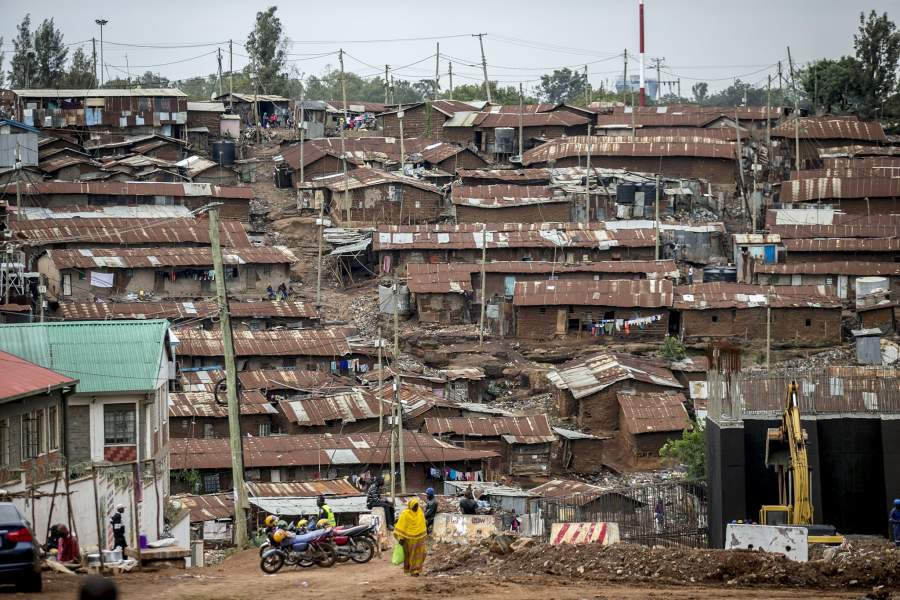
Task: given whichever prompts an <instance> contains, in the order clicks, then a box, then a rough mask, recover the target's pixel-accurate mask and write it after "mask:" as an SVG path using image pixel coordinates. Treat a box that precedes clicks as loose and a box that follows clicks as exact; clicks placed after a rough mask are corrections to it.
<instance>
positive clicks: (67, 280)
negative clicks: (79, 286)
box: [62, 273, 72, 296]
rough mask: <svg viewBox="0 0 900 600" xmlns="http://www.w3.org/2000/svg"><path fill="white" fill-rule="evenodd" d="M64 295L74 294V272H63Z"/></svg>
mask: <svg viewBox="0 0 900 600" xmlns="http://www.w3.org/2000/svg"><path fill="white" fill-rule="evenodd" d="M62 295H63V296H71V295H72V274H71V273H63V276H62Z"/></svg>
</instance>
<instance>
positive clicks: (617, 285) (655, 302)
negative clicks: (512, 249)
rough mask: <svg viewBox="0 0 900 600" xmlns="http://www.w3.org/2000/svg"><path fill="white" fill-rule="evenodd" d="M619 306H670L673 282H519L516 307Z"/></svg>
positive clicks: (646, 280)
mask: <svg viewBox="0 0 900 600" xmlns="http://www.w3.org/2000/svg"><path fill="white" fill-rule="evenodd" d="M570 304H571V305H579V306H619V307H625V308H629V307H642V308H662V307H668V306H671V305H672V282H671V281H669V280H666V279H601V280H599V281H593V280H580V279H554V280H551V281H521V282H518V283H516V288H515V292H514V293H513V305H515V306H559V305H570Z"/></svg>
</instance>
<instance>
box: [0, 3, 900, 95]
mask: <svg viewBox="0 0 900 600" xmlns="http://www.w3.org/2000/svg"><path fill="white" fill-rule="evenodd" d="M271 4H272V2H255V1H251V0H242V1H234V0H215V1H213V0H190V1H187V2H186V1H179V2H171V1H168V0H157V1H156V2H152V3H149V4H148V3H138V2H132V1H129V0H125V1H119V2H98V3H84V2H72V1H71V0H66V1H57V0H53V1H40V0H35V1H32V2H24V1H19V0H0V7H2V14H3V19H2V23H0V35H2V36H4V38H5V39H4V45H3V49H4V50H5V51H6V63H5V66H6V68H8V66H9V60H10V58H11V56H12V39H13V38H14V37H15V27H16V24H17V23H18V22H19V21H20V20H21V18H22V17H23V16H24V14H25V13H26V12H30V13H31V17H32V22H33V23H34V24H36V23H38V22H40V21H41V20H42V19H44V18H48V17H54V18H55V20H56V24H57V26H58V27H59V28H60V29H61V30H62V32H63V34H64V36H65V42H66V43H68V44H75V43H76V42H81V41H82V40H87V42H86V43H85V44H84V48H85V51H86V52H87V53H88V54H90V46H91V43H90V38H91V37H97V38H99V27H98V26H97V25H96V24H95V23H94V19H98V18H105V19H107V20H108V21H109V24H108V25H107V26H106V27H105V28H104V39H105V41H106V42H107V43H106V44H105V46H104V55H105V61H106V63H107V65H108V67H107V70H108V72H109V74H110V76H111V77H116V76H124V75H125V71H126V63H127V64H128V65H129V66H130V71H131V74H132V75H135V74H137V73H143V72H144V71H147V70H152V71H154V72H161V73H162V74H163V75H164V76H167V77H169V78H172V79H178V78H186V77H190V76H194V75H206V74H208V73H213V72H215V71H216V57H215V52H216V48H217V47H219V46H221V47H222V49H223V51H224V55H223V56H224V61H223V69H225V70H227V69H228V55H227V49H228V45H227V40H228V39H233V40H234V42H235V46H234V64H235V69H238V68H240V67H242V66H244V65H245V64H246V63H247V59H246V51H245V50H244V48H243V47H242V46H239V45H238V44H243V43H244V42H245V41H246V39H247V33H248V32H249V30H250V29H251V27H252V24H253V21H254V16H255V13H256V11H258V10H261V9H264V8H265V7H267V6H269V5H271ZM278 6H279V9H278V13H277V14H278V15H279V16H280V17H281V20H282V23H283V25H284V29H285V33H286V35H287V36H288V37H289V38H290V39H291V40H292V42H293V44H292V45H291V47H290V52H291V53H292V56H290V60H291V61H296V62H293V63H292V64H294V65H296V67H297V68H298V69H300V70H301V71H302V72H303V73H306V74H318V73H321V72H323V71H324V70H325V68H326V66H327V65H332V66H334V67H337V56H336V55H329V56H318V57H316V56H314V55H316V54H323V53H328V52H336V51H337V50H338V48H341V47H343V49H344V50H345V52H346V53H347V55H348V56H347V57H346V63H345V65H346V68H347V69H348V70H350V71H353V72H356V73H358V74H360V75H364V76H369V75H371V76H374V75H375V74H376V73H377V72H383V69H384V65H385V64H386V63H388V64H391V65H392V66H395V67H401V66H403V65H409V64H410V63H414V62H416V61H419V60H422V62H420V63H418V64H415V65H412V66H407V67H405V68H401V69H398V70H397V72H396V73H394V76H397V77H401V78H404V79H411V80H418V79H425V78H429V79H430V78H433V77H434V69H435V60H434V57H433V55H434V54H435V43H436V42H440V50H441V54H442V60H441V64H440V70H441V85H442V88H446V86H447V83H448V80H447V76H446V74H447V61H448V60H452V61H453V63H454V64H453V73H454V85H460V84H462V83H467V82H471V81H475V80H480V79H481V70H480V66H479V65H477V63H478V62H479V61H480V55H479V48H478V40H477V38H473V37H471V35H470V34H472V33H479V32H483V33H486V34H487V35H485V37H484V46H485V53H486V55H487V61H488V71H489V76H490V77H491V79H497V80H499V81H500V82H501V84H509V85H518V82H519V81H523V82H524V85H525V87H526V89H528V88H530V87H533V86H535V85H536V81H535V80H537V79H538V78H539V77H540V75H541V74H542V73H546V72H548V71H552V69H553V68H558V67H562V66H570V67H579V68H581V69H583V68H584V65H585V63H587V64H588V72H589V74H590V79H591V83H592V85H594V86H595V87H596V86H599V85H600V84H601V82H603V83H604V85H605V86H609V85H610V84H611V83H612V82H613V80H614V79H615V78H616V77H619V76H621V73H622V70H623V60H622V56H621V55H622V53H623V51H624V49H625V48H627V49H628V54H629V55H634V57H635V58H634V60H633V61H629V66H628V69H629V72H632V73H633V72H636V69H637V65H638V63H637V52H638V0H582V1H575V0H553V1H547V0H543V1H540V2H537V1H531V0H517V1H514V2H510V1H506V0H504V1H493V0H487V1H485V0H482V1H480V2H472V1H469V0H456V1H455V2H452V3H440V2H426V1H423V0H419V1H416V2H402V3H397V4H396V5H394V3H391V2H387V3H373V2H358V1H354V0H345V1H344V2H341V3H329V2H310V1H308V0H307V1H296V0H295V1H293V2H284V3H280V4H278ZM871 9H875V10H876V11H878V12H879V13H881V12H884V11H887V12H888V13H889V15H890V16H891V17H892V18H893V19H895V20H898V19H900V0H871V1H864V2H859V1H854V0H787V1H785V0H753V1H749V2H748V1H746V0H742V1H734V0H646V3H645V19H646V32H647V33H646V35H647V39H646V53H647V57H648V64H649V58H650V57H664V58H665V64H666V65H668V66H667V67H665V71H667V72H668V73H663V75H662V79H663V80H664V81H666V80H675V79H677V78H679V77H680V78H681V84H682V93H683V95H689V91H690V87H691V85H692V84H693V83H694V82H696V81H697V80H703V81H707V82H709V84H710V87H711V88H713V89H717V88H721V87H724V86H726V85H728V83H730V82H731V80H732V79H733V78H734V77H740V78H741V79H742V80H744V81H750V82H752V83H764V82H765V80H766V76H767V74H769V73H775V72H777V71H776V69H775V67H773V66H772V65H773V64H774V63H777V62H778V61H779V60H783V61H784V64H785V72H786V70H787V50H786V47H787V46H788V45H790V47H791V53H792V55H793V57H794V60H795V62H797V63H800V64H802V63H804V62H806V61H809V60H812V59H814V58H818V57H837V56H840V55H842V54H852V52H853V33H854V32H855V31H856V28H857V25H858V15H859V12H860V11H863V10H864V11H866V12H868V11H869V10H871ZM441 36H447V37H443V39H431V38H436V37H441ZM449 36H456V37H449ZM409 38H419V39H412V40H411V39H409ZM388 40H402V41H388ZM98 43H99V42H98ZM122 44H132V46H125V45H122ZM204 44H209V45H204ZM139 45H163V46H165V45H169V46H173V45H195V47H181V48H147V47H138V46H139ZM74 47H75V46H74V45H73V46H72V50H74ZM126 54H127V60H126ZM201 55H205V56H201ZM429 55H431V56H432V57H431V58H430V59H428V58H427V57H428V56H429ZM174 61H181V62H177V63H175V64H163V63H173V62H174ZM360 61H362V62H360ZM363 62H364V63H368V64H362V63H363ZM649 76H650V74H649V73H648V77H649ZM654 76H655V75H654ZM673 91H674V90H673Z"/></svg>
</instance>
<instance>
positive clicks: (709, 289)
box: [672, 282, 841, 310]
mask: <svg viewBox="0 0 900 600" xmlns="http://www.w3.org/2000/svg"><path fill="white" fill-rule="evenodd" d="M672 306H673V308H675V309H678V310H708V309H717V308H755V307H761V306H771V307H772V308H840V307H841V300H840V298H838V297H837V290H836V288H835V287H833V286H828V285H802V286H799V285H798V286H793V285H773V286H766V285H752V284H748V283H724V282H715V283H695V284H694V285H679V286H677V287H676V288H675V301H674V302H673V304H672Z"/></svg>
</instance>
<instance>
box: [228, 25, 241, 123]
mask: <svg viewBox="0 0 900 600" xmlns="http://www.w3.org/2000/svg"><path fill="white" fill-rule="evenodd" d="M228 112H229V113H230V114H234V45H233V43H232V41H231V40H228ZM240 129H241V128H240V126H238V131H240Z"/></svg>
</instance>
